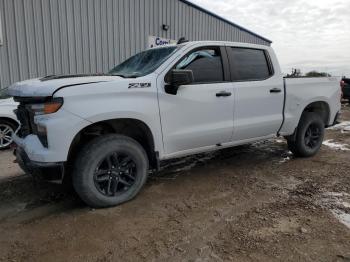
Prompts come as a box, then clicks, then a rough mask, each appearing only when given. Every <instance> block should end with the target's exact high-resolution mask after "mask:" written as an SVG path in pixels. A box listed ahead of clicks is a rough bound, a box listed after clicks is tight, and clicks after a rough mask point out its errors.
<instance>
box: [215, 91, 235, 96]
mask: <svg viewBox="0 0 350 262" xmlns="http://www.w3.org/2000/svg"><path fill="white" fill-rule="evenodd" d="M231 95H232V94H231V92H227V91H221V92H219V93H216V97H221V96H231Z"/></svg>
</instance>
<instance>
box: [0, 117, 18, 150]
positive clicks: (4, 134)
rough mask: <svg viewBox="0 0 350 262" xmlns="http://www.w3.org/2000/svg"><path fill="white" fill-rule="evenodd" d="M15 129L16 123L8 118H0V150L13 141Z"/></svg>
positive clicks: (7, 146)
mask: <svg viewBox="0 0 350 262" xmlns="http://www.w3.org/2000/svg"><path fill="white" fill-rule="evenodd" d="M16 129H17V126H16V124H14V123H12V122H11V121H8V120H0V150H3V149H7V148H9V147H10V146H11V144H12V143H13V140H12V137H11V136H12V135H13V134H14V133H15V131H16Z"/></svg>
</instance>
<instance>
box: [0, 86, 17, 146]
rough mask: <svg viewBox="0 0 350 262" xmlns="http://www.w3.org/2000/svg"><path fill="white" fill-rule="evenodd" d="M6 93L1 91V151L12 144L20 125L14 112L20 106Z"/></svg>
mask: <svg viewBox="0 0 350 262" xmlns="http://www.w3.org/2000/svg"><path fill="white" fill-rule="evenodd" d="M4 93H5V92H4V90H0V150H1V149H5V148H8V147H9V146H10V145H11V144H12V142H13V140H12V135H13V134H14V132H15V131H16V129H17V128H18V125H19V123H18V121H17V117H16V115H15V113H14V112H13V110H15V109H16V108H17V105H18V104H17V103H16V102H15V101H13V99H12V98H9V97H8V96H6V95H5V94H4Z"/></svg>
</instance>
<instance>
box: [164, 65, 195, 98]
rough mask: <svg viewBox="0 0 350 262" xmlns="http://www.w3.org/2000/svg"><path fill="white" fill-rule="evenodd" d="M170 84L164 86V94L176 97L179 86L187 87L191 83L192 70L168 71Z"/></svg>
mask: <svg viewBox="0 0 350 262" xmlns="http://www.w3.org/2000/svg"><path fill="white" fill-rule="evenodd" d="M169 76H170V77H169V78H170V79H169V80H170V81H169V82H170V84H167V85H166V86H165V92H167V93H168V94H172V95H176V94H177V90H178V89H179V86H182V85H189V84H192V83H193V72H192V70H182V69H173V70H171V71H170V75H169Z"/></svg>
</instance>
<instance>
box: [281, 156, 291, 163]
mask: <svg viewBox="0 0 350 262" xmlns="http://www.w3.org/2000/svg"><path fill="white" fill-rule="evenodd" d="M289 160H290V157H289V156H286V157H284V158H283V159H282V160H281V161H280V163H285V162H287V161H289Z"/></svg>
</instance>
